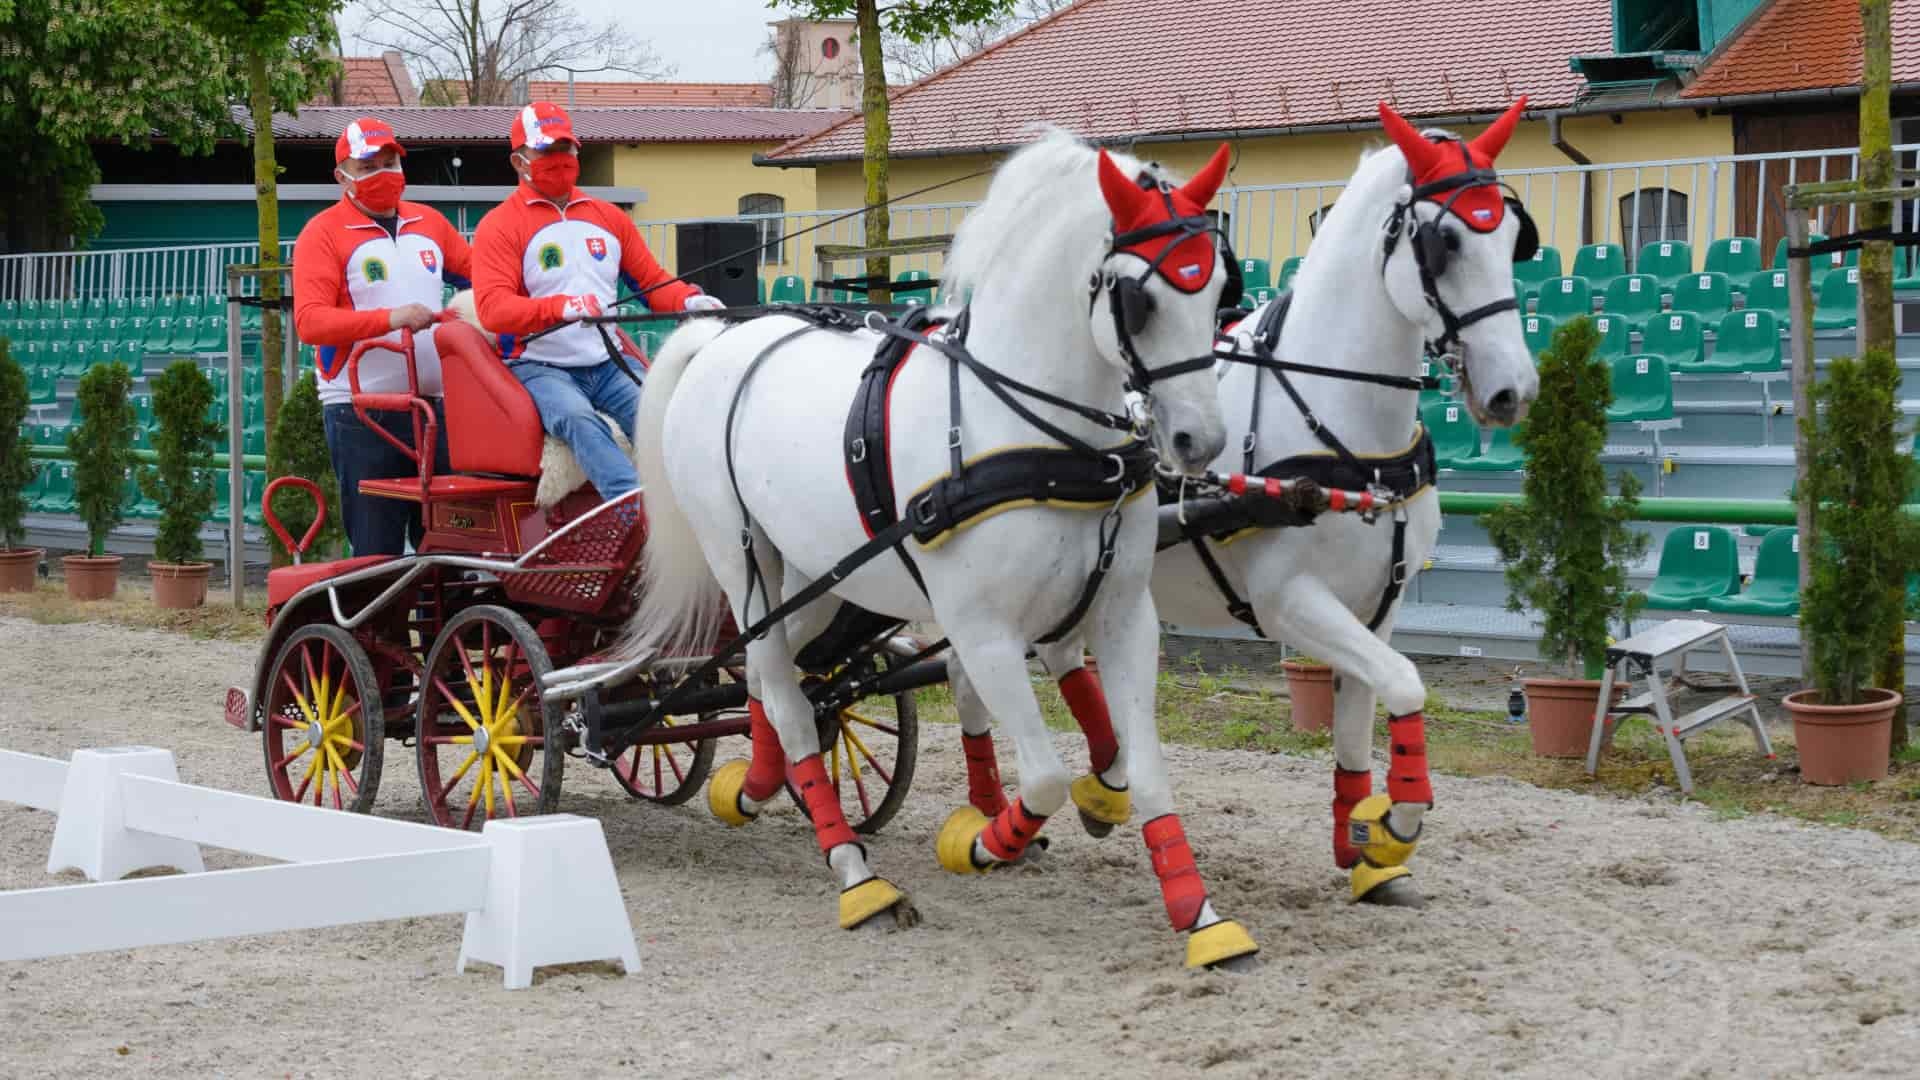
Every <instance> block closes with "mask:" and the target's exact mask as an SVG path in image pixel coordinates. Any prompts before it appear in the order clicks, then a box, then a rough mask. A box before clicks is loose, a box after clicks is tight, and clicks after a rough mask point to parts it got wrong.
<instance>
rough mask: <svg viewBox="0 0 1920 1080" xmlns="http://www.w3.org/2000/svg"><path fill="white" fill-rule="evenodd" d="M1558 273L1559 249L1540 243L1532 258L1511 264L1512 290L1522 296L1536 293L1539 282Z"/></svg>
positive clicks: (1547, 279) (1555, 276) (1537, 292)
mask: <svg viewBox="0 0 1920 1080" xmlns="http://www.w3.org/2000/svg"><path fill="white" fill-rule="evenodd" d="M1560 273H1561V272H1560V249H1559V248H1550V247H1546V246H1544V245H1542V247H1541V248H1540V250H1539V251H1536V252H1534V253H1533V258H1531V259H1526V260H1523V261H1521V262H1517V263H1514V264H1513V287H1514V291H1515V292H1517V293H1519V294H1520V295H1521V297H1522V298H1525V297H1528V296H1535V295H1538V294H1539V292H1540V286H1541V284H1542V283H1543V282H1546V281H1549V280H1551V279H1553V278H1557V277H1559V276H1560Z"/></svg>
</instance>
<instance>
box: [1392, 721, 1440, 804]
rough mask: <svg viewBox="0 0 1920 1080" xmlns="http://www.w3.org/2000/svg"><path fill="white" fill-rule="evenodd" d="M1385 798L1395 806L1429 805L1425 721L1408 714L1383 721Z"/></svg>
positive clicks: (1431, 793)
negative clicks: (1386, 752) (1388, 752)
mask: <svg viewBox="0 0 1920 1080" xmlns="http://www.w3.org/2000/svg"><path fill="white" fill-rule="evenodd" d="M1387 741H1388V743H1389V745H1390V747H1391V750H1392V756H1390V757H1389V758H1388V759H1387V794H1388V795H1389V796H1391V797H1392V799H1393V801H1394V802H1397V803H1425V804H1426V805H1428V806H1432V805H1433V781H1432V779H1431V778H1430V777H1429V776H1428V775H1427V717H1426V714H1425V713H1418V712H1412V713H1408V714H1407V715H1405V716H1390V717H1388V718H1387Z"/></svg>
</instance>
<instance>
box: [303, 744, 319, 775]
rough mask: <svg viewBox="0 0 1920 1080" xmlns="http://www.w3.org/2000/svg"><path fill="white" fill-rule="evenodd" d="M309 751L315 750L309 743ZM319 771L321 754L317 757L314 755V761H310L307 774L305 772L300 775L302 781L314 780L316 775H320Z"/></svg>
mask: <svg viewBox="0 0 1920 1080" xmlns="http://www.w3.org/2000/svg"><path fill="white" fill-rule="evenodd" d="M307 749H308V750H311V749H313V745H312V744H311V743H309V744H308V745H307ZM305 752H306V751H304V750H303V751H301V753H305ZM319 771H320V755H319V754H315V755H313V760H312V761H309V762H307V771H306V772H304V773H301V774H300V779H302V780H311V779H313V777H314V775H315V774H316V773H318V772H319Z"/></svg>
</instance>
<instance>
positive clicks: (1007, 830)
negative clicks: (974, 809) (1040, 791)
mask: <svg viewBox="0 0 1920 1080" xmlns="http://www.w3.org/2000/svg"><path fill="white" fill-rule="evenodd" d="M1046 823H1047V819H1046V818H1043V817H1041V816H1039V815H1038V814H1035V813H1032V812H1031V811H1029V810H1028V809H1027V804H1026V803H1023V802H1021V801H1020V800H1019V799H1015V800H1013V802H1012V803H1009V804H1008V805H1007V808H1006V809H1004V810H1002V811H1000V814H999V816H997V817H995V818H994V819H993V820H992V821H989V822H987V831H986V832H983V833H981V834H980V846H981V847H984V848H986V849H987V854H989V855H991V856H993V857H994V858H996V859H999V860H1000V861H1001V862H1012V861H1013V860H1015V859H1017V858H1019V857H1020V856H1021V855H1022V854H1024V853H1025V852H1026V850H1027V845H1028V844H1031V843H1033V838H1034V837H1036V836H1039V835H1040V826H1042V825H1045V824H1046Z"/></svg>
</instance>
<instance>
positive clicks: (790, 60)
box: [760, 30, 821, 109]
mask: <svg viewBox="0 0 1920 1080" xmlns="http://www.w3.org/2000/svg"><path fill="white" fill-rule="evenodd" d="M760 52H761V53H763V54H765V55H768V56H772V57H773V76H772V77H771V78H770V79H768V80H767V84H768V85H769V86H770V87H772V88H773V107H774V108H776V109H804V108H806V107H807V103H808V102H810V101H812V100H813V95H814V91H816V90H818V89H819V88H820V83H821V78H820V76H819V75H818V74H816V73H815V70H814V67H813V57H812V54H811V53H809V52H808V51H807V43H806V41H805V40H804V39H803V38H802V37H801V36H800V35H799V34H798V33H789V34H782V33H780V32H779V31H778V30H774V31H769V32H768V34H767V40H766V42H765V43H764V44H762V45H761V46H760Z"/></svg>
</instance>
